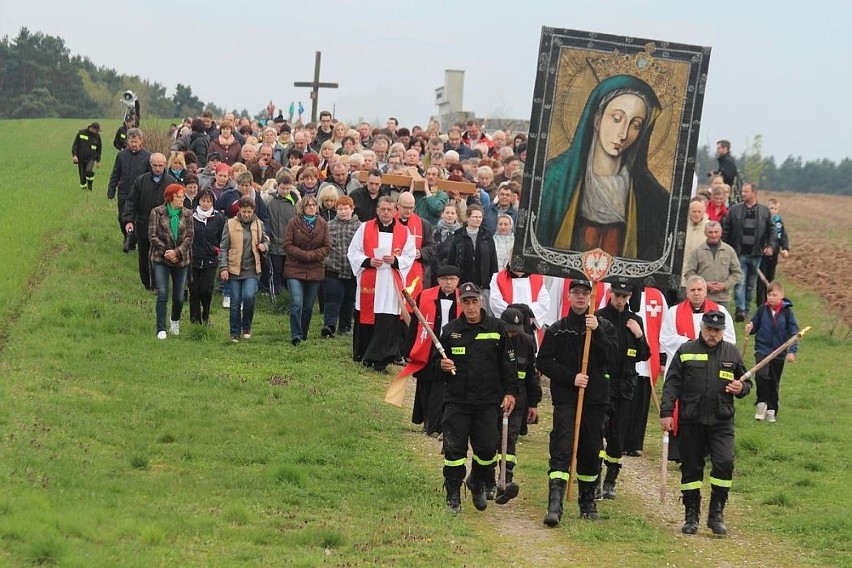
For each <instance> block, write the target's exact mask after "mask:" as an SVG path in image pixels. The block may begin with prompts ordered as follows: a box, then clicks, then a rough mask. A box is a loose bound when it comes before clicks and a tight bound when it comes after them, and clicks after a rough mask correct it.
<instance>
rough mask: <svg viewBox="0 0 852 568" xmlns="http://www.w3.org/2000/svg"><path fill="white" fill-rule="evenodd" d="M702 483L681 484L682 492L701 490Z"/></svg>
mask: <svg viewBox="0 0 852 568" xmlns="http://www.w3.org/2000/svg"><path fill="white" fill-rule="evenodd" d="M701 485H702V482H701V481H693V482H691V483H681V484H680V490H681V491H689V490H691V489H701Z"/></svg>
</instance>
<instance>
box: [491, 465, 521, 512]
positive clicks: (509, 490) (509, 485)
mask: <svg viewBox="0 0 852 568" xmlns="http://www.w3.org/2000/svg"><path fill="white" fill-rule="evenodd" d="M512 478H513V474H512V470H511V469H510V468H508V467H507V468H506V487H505V488H504V489H503V491H500V490H499V489H498V490H497V496H496V497H495V498H494V502H495V503H497V504H498V505H505V504H506V503H508V502H509V501H511V500H512V499H514V498H515V497H517V496H518V492H519V491H520V490H521V488H520V487H519V486H518V484H517V483H515V482H514V481H512Z"/></svg>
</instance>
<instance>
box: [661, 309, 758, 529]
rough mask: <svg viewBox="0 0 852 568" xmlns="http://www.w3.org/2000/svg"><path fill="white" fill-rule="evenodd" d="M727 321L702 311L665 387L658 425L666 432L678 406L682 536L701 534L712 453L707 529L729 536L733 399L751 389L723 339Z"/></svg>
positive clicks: (718, 313) (733, 347) (731, 346)
mask: <svg viewBox="0 0 852 568" xmlns="http://www.w3.org/2000/svg"><path fill="white" fill-rule="evenodd" d="M728 318H730V316H726V314H724V313H723V312H721V311H719V310H710V311H708V312H705V313H704V315H703V316H702V318H701V333H700V335H699V337H698V338H697V339H694V340H692V341H687V342H686V343H684V344H683V345H681V346H680V348H678V350H677V351H676V352H675V354H674V357H673V358H672V362H671V366H670V367H669V370H668V372H667V373H666V382H665V384H664V385H663V398H662V401H661V402H660V426H661V427H662V429H663V431H664V432H669V431H671V430H672V428H673V427H674V420H673V418H672V414H673V412H674V405H675V401H678V402H679V404H680V413H679V419H678V437H679V438H680V458H681V466H680V471H681V482H680V489H681V492H682V493H683V505H684V509H685V515H684V524H683V527H682V528H681V532H682V533H683V534H695V533H696V532H697V531H698V519H699V517H700V515H701V486H702V485H703V480H704V459H705V456H707V455H708V454H709V455H710V462H711V464H712V467H711V469H710V487H711V494H710V510H709V513H708V515H707V526H708V527H709V528H710V530H712V531H713V534H714V535H716V536H724V535H725V534H727V532H728V529H727V527H726V526H725V523H724V520H723V517H722V511H723V510H724V508H725V502H726V501H727V500H728V491H729V490H730V488H731V480H732V479H733V475H734V397H737V398H743V397H745V396H746V395H748V393H749V391H751V386H752V385H751V378H750V375H748V374H746V369H745V366H744V365H743V361H742V358H741V357H740V352H739V350H738V349H737V346H736V345H734V344H733V343H728V342H727V341H724V339H723V337H724V330H725V325H726V319H728Z"/></svg>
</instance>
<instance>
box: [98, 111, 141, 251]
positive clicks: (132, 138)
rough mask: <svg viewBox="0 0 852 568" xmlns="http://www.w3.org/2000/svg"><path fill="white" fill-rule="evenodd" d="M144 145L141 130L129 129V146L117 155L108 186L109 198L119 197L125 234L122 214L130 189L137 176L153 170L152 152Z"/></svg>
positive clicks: (120, 214)
mask: <svg viewBox="0 0 852 568" xmlns="http://www.w3.org/2000/svg"><path fill="white" fill-rule="evenodd" d="M143 145H144V140H143V138H142V131H141V130H139V129H138V128H131V129H130V130H128V131H127V148H125V149H124V150H122V151H121V152H119V153H118V154H117V155H116V157H115V165H114V166H113V167H112V174H111V175H110V177H109V186H108V187H107V199H110V200H112V199H115V198H116V196H117V197H118V226H119V227H121V232H122V234H123V235H125V236H126V235H127V231H126V230H125V228H124V226H125V223H124V222H123V221H122V214H123V213H124V204H125V202H126V201H127V196H128V195H130V189H131V188H132V187H133V182H134V181H136V178H138V177H139V176H141V175H142V174H144V173H147V172H150V171H151V152H149V151H148V150H146V149H144V148H143V147H142V146H143Z"/></svg>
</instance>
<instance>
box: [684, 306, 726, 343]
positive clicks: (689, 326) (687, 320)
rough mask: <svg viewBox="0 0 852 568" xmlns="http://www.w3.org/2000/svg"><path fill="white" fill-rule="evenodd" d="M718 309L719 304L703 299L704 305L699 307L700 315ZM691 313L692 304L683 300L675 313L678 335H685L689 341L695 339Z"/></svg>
mask: <svg viewBox="0 0 852 568" xmlns="http://www.w3.org/2000/svg"><path fill="white" fill-rule="evenodd" d="M718 309H719V304H717V303H716V302H714V301H713V300H709V299H705V300H704V304H703V305H702V306H701V313H705V312H709V311H711V310H718ZM693 313H694V312H693V311H692V304H690V303H689V300H684V301H683V302H681V303H679V304H678V305H677V312H676V313H675V327H676V328H677V332H678V333H679V334H681V335H685V336H687V337H688V338H689V339H695V337H696V336H695V322H694V321H693V319H692V314H693Z"/></svg>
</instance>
